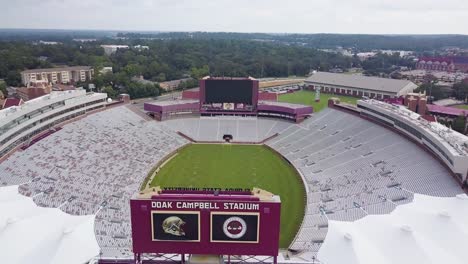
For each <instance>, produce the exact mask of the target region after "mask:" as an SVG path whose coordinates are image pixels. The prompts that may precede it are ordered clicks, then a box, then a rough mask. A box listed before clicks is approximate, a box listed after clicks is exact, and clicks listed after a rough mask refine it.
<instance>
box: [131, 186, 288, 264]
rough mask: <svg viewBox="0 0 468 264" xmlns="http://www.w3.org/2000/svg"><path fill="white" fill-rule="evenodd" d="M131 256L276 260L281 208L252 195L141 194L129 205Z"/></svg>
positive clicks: (273, 199)
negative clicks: (184, 255)
mask: <svg viewBox="0 0 468 264" xmlns="http://www.w3.org/2000/svg"><path fill="white" fill-rule="evenodd" d="M130 208H131V221H132V239H133V252H134V253H135V254H143V253H158V254H166V253H167V254H203V255H264V256H275V257H276V256H277V254H278V247H279V231H280V210H281V202H280V199H279V197H278V196H275V195H273V194H271V193H268V192H266V191H263V190H260V189H254V190H253V191H252V192H248V193H242V194H241V193H239V192H227V191H226V192H223V191H221V192H219V191H217V192H216V193H214V192H204V193H202V192H190V191H184V192H182V191H181V192H179V193H178V192H165V191H162V190H161V189H159V188H156V189H154V191H152V190H151V191H149V192H143V193H140V194H139V195H137V196H135V197H134V198H132V199H131V201H130Z"/></svg>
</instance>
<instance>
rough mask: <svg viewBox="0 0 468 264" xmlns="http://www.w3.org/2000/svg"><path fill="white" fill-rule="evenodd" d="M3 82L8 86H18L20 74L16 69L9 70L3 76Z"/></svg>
mask: <svg viewBox="0 0 468 264" xmlns="http://www.w3.org/2000/svg"><path fill="white" fill-rule="evenodd" d="M5 82H6V83H7V84H8V85H10V86H20V85H21V74H20V73H19V72H18V71H10V72H8V74H7V76H6V78H5Z"/></svg>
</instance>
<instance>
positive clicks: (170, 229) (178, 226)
mask: <svg viewBox="0 0 468 264" xmlns="http://www.w3.org/2000/svg"><path fill="white" fill-rule="evenodd" d="M183 225H185V222H184V221H183V220H182V219H180V218H179V217H177V216H170V217H168V218H166V219H165V220H164V221H163V223H162V228H163V230H164V232H165V233H167V234H171V235H174V236H185V231H184V229H183V228H182V227H183Z"/></svg>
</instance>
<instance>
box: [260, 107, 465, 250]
mask: <svg viewBox="0 0 468 264" xmlns="http://www.w3.org/2000/svg"><path fill="white" fill-rule="evenodd" d="M267 145H269V146H270V147H272V148H273V149H276V150H277V151H278V152H280V153H281V154H282V155H283V156H284V157H286V158H287V159H288V160H290V161H291V162H292V163H293V164H294V166H295V167H296V168H297V169H298V170H299V172H300V173H301V174H302V176H303V177H304V179H305V181H306V182H307V185H308V186H307V188H306V189H307V190H308V193H307V208H306V216H305V218H304V221H303V224H302V227H301V229H300V230H299V232H298V234H297V236H296V238H295V240H294V242H293V243H292V245H291V248H292V249H295V250H309V251H312V252H313V253H314V254H316V252H317V251H318V249H319V248H320V245H321V243H322V241H323V240H324V239H325V236H326V234H327V230H328V224H327V222H328V220H327V219H330V220H340V221H355V220H357V219H359V218H362V217H364V216H366V215H367V214H386V213H389V212H391V211H392V210H393V209H394V208H395V206H397V205H398V204H404V203H408V202H410V201H412V199H413V194H414V193H421V194H427V195H432V196H455V195H456V194H459V193H461V192H462V190H461V188H460V187H459V185H458V184H457V183H456V181H455V180H454V179H453V178H452V177H451V175H450V173H449V171H448V170H447V169H446V168H444V167H443V166H442V165H440V164H439V163H438V162H437V161H435V160H434V158H433V157H432V156H430V155H429V154H427V153H426V152H424V151H423V150H422V149H421V148H419V147H418V146H417V145H415V144H413V143H411V142H409V141H408V140H407V139H405V138H403V137H401V136H400V135H398V134H396V133H394V132H392V131H390V130H387V129H385V128H383V127H381V126H378V125H376V124H374V123H371V122H369V121H366V120H364V119H361V118H359V117H356V116H353V115H351V114H347V113H344V112H341V111H337V110H333V109H325V110H323V111H322V112H320V113H318V114H315V115H314V116H313V117H312V118H310V119H308V120H306V121H305V122H303V123H302V124H300V125H294V126H291V127H289V128H288V129H286V130H285V131H283V133H281V135H280V136H278V137H276V138H273V139H272V140H270V141H268V142H267Z"/></svg>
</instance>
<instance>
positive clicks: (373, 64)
mask: <svg viewBox="0 0 468 264" xmlns="http://www.w3.org/2000/svg"><path fill="white" fill-rule="evenodd" d="M361 65H362V68H363V69H364V70H365V72H364V73H365V74H367V75H373V76H380V75H384V76H387V75H388V74H390V73H391V72H393V71H395V70H396V69H397V67H398V66H404V67H409V68H411V67H413V66H414V62H413V61H412V60H411V59H406V58H401V57H400V54H399V53H394V54H392V55H387V54H383V53H378V54H377V55H376V56H374V57H372V58H369V59H367V60H365V61H363V62H362V63H361Z"/></svg>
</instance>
